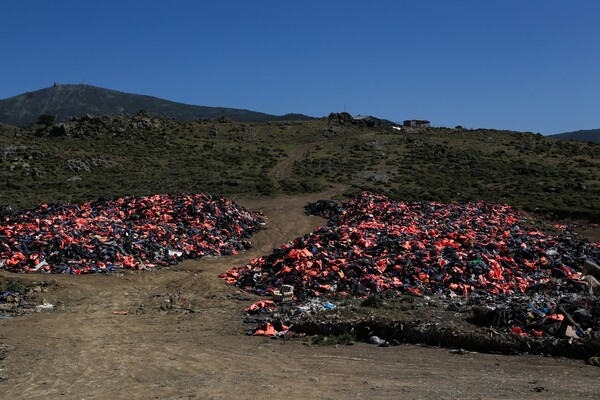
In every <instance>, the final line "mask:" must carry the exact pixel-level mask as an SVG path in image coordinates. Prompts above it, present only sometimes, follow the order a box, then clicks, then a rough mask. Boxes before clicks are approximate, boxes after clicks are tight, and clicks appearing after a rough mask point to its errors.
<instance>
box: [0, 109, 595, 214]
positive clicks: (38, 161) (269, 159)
mask: <svg viewBox="0 0 600 400" xmlns="http://www.w3.org/2000/svg"><path fill="white" fill-rule="evenodd" d="M329 187H336V188H342V190H344V191H345V193H346V194H353V193H357V192H358V191H360V190H371V191H375V192H379V193H382V194H386V195H389V196H391V197H392V198H394V199H402V200H407V201H418V200H437V201H442V202H453V201H464V200H479V199H483V200H488V201H492V202H502V203H508V204H510V205H513V206H516V207H518V208H521V209H525V210H532V211H533V210H535V211H540V212H548V213H553V214H556V215H559V216H585V217H587V218H589V219H593V220H595V221H596V222H600V211H599V210H598V207H597V205H598V204H600V145H598V144H594V143H580V142H574V141H563V140H553V139H549V138H547V137H544V136H542V135H534V134H528V133H519V132H509V131H495V130H457V129H446V128H431V129H428V130H423V131H420V132H399V131H396V130H394V129H392V128H391V127H380V128H368V127H364V126H358V125H345V124H341V123H339V121H337V120H336V119H331V118H322V119H319V120H314V121H304V122H299V121H294V122H256V123H235V122H227V121H223V120H204V121H194V122H181V121H176V120H173V119H168V118H155V117H154V118H153V117H148V116H144V115H135V116H131V117H125V116H118V117H94V118H90V117H86V118H80V119H78V120H76V121H73V122H69V123H67V124H64V125H61V126H59V127H56V128H52V127H51V128H48V129H42V130H37V131H35V130H33V128H32V129H23V128H17V127H8V126H3V127H2V126H0V204H11V205H13V206H15V207H20V208H21V207H31V206H34V205H38V204H40V203H44V202H63V201H70V202H83V201H85V200H89V199H94V198H97V197H99V196H121V195H135V194H151V193H181V192H189V193H198V192H208V193H213V194H221V195H226V196H232V197H236V198H239V197H244V198H248V197H254V196H273V195H277V194H284V193H285V194H299V193H309V192H317V191H321V190H325V189H327V188H329Z"/></svg>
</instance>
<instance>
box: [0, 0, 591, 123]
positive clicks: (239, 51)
mask: <svg viewBox="0 0 600 400" xmlns="http://www.w3.org/2000/svg"><path fill="white" fill-rule="evenodd" d="M599 21H600V1H596V0H572V1H566V0H561V1H557V0H437V1H436V0H429V1H428V0H410V1H402V0H396V1H385V0H380V1H369V2H367V1H352V0H346V1H337V0H329V1H325V0H321V1H312V0H305V1H296V2H286V1H281V0H279V1H261V0H255V1H248V0H243V1H227V0H223V1H219V2H216V1H191V0H187V1H186V0H179V1H153V0H145V1H142V0H137V1H128V0H118V1H117V0H102V1H98V0H95V1H92V0H90V1H81V0H78V1H66V0H65V1H61V0H56V1H47V0H46V1H41V0H39V1H33V0H19V1H11V0H0V52H1V53H0V54H1V59H2V61H1V62H0V99H3V98H7V97H10V96H14V95H17V94H20V93H22V92H26V91H33V90H37V89H41V88H43V87H48V86H51V85H52V84H53V83H54V82H58V83H86V84H90V85H95V86H100V87H106V88H110V89H115V90H120V91H124V92H132V93H140V94H148V95H153V96H157V97H162V98H165V99H169V100H173V101H179V102H183V103H189V104H198V105H207V106H224V107H234V108H246V109H251V110H256V111H262V112H267V113H271V114H285V113H290V112H297V113H304V114H308V115H312V116H323V115H327V114H329V113H330V112H334V111H343V110H344V107H346V110H347V111H348V112H350V113H352V114H371V115H375V116H379V117H382V118H387V119H391V120H394V121H402V120H404V119H408V118H422V119H429V120H431V121H432V124H433V125H435V126H455V125H458V124H461V125H463V126H465V127H468V128H480V127H481V128H497V129H511V130H519V131H532V132H541V133H544V134H552V133H558V132H564V131H571V130H578V129H592V128H600V107H598V106H599V94H600V23H599Z"/></svg>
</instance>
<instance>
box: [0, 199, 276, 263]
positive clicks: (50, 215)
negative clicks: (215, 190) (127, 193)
mask: <svg viewBox="0 0 600 400" xmlns="http://www.w3.org/2000/svg"><path fill="white" fill-rule="evenodd" d="M263 222H264V219H263V217H262V215H261V214H258V213H252V212H249V211H247V210H246V209H244V208H243V207H241V206H239V205H238V204H237V203H235V202H232V201H230V200H227V199H225V198H223V197H216V196H208V195H204V194H183V195H167V194H163V195H154V196H138V197H125V198H119V199H114V200H98V201H94V202H88V203H85V204H83V205H75V204H51V205H47V204H44V205H42V206H41V207H38V208H35V209H32V210H28V211H24V212H21V213H11V214H8V215H6V216H4V217H3V218H1V219H0V260H1V262H0V265H1V266H2V268H4V269H6V270H8V271H11V272H46V273H47V272H51V273H72V274H81V273H89V272H104V271H114V270H118V269H121V268H126V269H140V270H141V269H147V268H154V267H157V266H165V265H172V264H175V263H177V262H179V261H181V260H182V259H183V258H200V257H204V256H208V255H211V256H217V255H229V254H237V253H238V252H239V251H242V250H246V249H248V248H249V247H250V242H249V241H248V240H246V239H247V238H249V237H250V236H251V235H252V233H254V232H255V231H257V230H258V229H259V228H260V226H261V225H262V224H263Z"/></svg>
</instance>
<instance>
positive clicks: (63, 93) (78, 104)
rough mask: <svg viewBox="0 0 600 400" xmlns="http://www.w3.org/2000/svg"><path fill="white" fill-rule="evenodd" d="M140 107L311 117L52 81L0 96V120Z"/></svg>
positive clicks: (174, 113)
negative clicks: (171, 99)
mask: <svg viewBox="0 0 600 400" xmlns="http://www.w3.org/2000/svg"><path fill="white" fill-rule="evenodd" d="M141 109H145V110H147V111H148V112H149V113H150V114H152V115H159V116H165V117H171V118H174V119H177V120H181V121H193V120H196V119H202V118H219V117H226V118H228V119H230V120H232V121H239V122H254V121H277V120H309V119H313V118H312V117H308V116H306V115H302V114H287V115H283V116H276V115H269V114H264V113H260V112H256V111H250V110H242V109H235V108H224V107H205V106H195V105H189V104H182V103H176V102H173V101H169V100H164V99H159V98H157V97H152V96H144V95H138V94H132V93H123V92H118V91H116V90H110V89H103V88H99V87H95V86H90V85H70V84H64V85H63V84H54V86H52V87H49V88H45V89H41V90H36V91H34V92H27V93H23V94H20V95H17V96H13V97H10V98H7V99H4V100H0V123H3V124H7V125H19V126H22V125H27V124H31V123H34V122H35V121H36V120H37V118H38V117H39V116H40V115H41V114H51V115H54V116H56V121H57V122H64V121H68V120H69V119H70V118H71V117H80V116H83V115H86V114H93V115H102V116H103V115H116V114H135V113H137V112H138V111H139V110H141Z"/></svg>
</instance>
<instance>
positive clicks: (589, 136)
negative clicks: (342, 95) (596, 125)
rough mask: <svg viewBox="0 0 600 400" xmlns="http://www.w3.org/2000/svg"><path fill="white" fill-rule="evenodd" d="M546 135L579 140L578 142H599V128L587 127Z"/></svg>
mask: <svg viewBox="0 0 600 400" xmlns="http://www.w3.org/2000/svg"><path fill="white" fill-rule="evenodd" d="M548 137H550V138H554V139H570V140H579V141H580V142H596V143H600V129H587V130H580V131H573V132H565V133H558V134H556V135H549V136H548Z"/></svg>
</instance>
